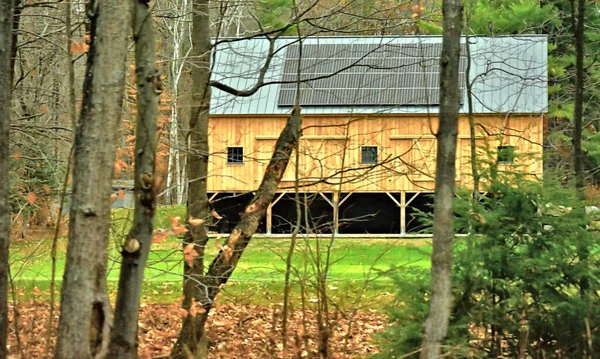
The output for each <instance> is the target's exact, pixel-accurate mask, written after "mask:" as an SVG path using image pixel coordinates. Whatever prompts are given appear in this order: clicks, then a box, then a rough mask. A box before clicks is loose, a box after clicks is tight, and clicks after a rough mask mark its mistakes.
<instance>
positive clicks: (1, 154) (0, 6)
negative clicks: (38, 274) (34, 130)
mask: <svg viewBox="0 0 600 359" xmlns="http://www.w3.org/2000/svg"><path fill="white" fill-rule="evenodd" d="M12 27H13V0H0V178H3V180H2V181H0V359H5V358H6V357H7V356H8V349H7V347H6V344H7V339H8V326H9V322H8V286H9V278H8V266H9V264H8V252H9V249H8V247H9V243H10V184H9V183H8V180H7V179H8V171H9V169H10V158H11V157H10V148H9V129H10V111H11V106H10V98H11V87H12V70H11V63H12V61H11V53H12V51H11V49H12V42H13V34H12Z"/></svg>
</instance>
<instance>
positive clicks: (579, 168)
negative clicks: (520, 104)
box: [571, 0, 585, 197]
mask: <svg viewBox="0 0 600 359" xmlns="http://www.w3.org/2000/svg"><path fill="white" fill-rule="evenodd" d="M575 7H577V11H575ZM571 10H572V19H573V34H574V36H575V109H574V113H573V123H574V125H575V129H574V132H573V161H574V168H575V184H576V186H577V188H578V189H579V190H580V192H581V196H582V197H583V187H584V185H585V181H584V176H583V152H582V150H581V140H582V133H583V89H584V81H585V79H584V73H585V70H584V68H583V58H584V56H585V53H584V42H585V38H584V35H585V34H584V32H585V0H577V2H575V0H571Z"/></svg>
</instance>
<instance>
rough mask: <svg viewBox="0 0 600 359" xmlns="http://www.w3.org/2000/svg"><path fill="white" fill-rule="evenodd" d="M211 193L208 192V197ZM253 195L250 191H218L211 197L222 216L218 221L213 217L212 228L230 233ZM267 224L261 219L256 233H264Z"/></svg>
mask: <svg viewBox="0 0 600 359" xmlns="http://www.w3.org/2000/svg"><path fill="white" fill-rule="evenodd" d="M210 196H211V194H209V198H210ZM253 197H254V195H253V194H252V193H219V194H217V195H216V196H215V198H213V200H212V202H213V204H214V207H215V210H216V211H217V213H219V214H220V215H221V216H222V217H223V218H222V219H221V220H219V221H217V220H215V219H213V224H214V225H213V226H212V228H213V229H214V230H216V231H218V232H220V233H231V231H232V230H233V228H235V226H236V225H237V224H238V223H239V221H240V219H241V217H242V213H244V210H245V209H246V206H248V204H249V203H250V201H251V200H252V198H253ZM266 231H267V225H266V223H265V220H264V219H263V220H262V221H261V222H260V223H259V225H258V229H257V230H256V232H257V233H266Z"/></svg>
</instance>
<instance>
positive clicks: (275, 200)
mask: <svg viewBox="0 0 600 359" xmlns="http://www.w3.org/2000/svg"><path fill="white" fill-rule="evenodd" d="M284 194H285V192H281V193H280V194H279V196H277V197H275V199H274V200H273V202H271V206H274V205H275V204H277V202H279V200H280V199H281V197H283V195H284Z"/></svg>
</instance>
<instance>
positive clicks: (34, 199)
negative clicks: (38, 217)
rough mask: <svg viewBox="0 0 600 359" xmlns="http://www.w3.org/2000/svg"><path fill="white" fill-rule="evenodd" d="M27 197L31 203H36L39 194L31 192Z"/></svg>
mask: <svg viewBox="0 0 600 359" xmlns="http://www.w3.org/2000/svg"><path fill="white" fill-rule="evenodd" d="M25 198H26V199H27V202H29V203H30V204H35V201H36V200H37V194H35V192H29V193H27V196H26V197H25Z"/></svg>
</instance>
